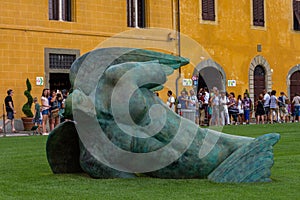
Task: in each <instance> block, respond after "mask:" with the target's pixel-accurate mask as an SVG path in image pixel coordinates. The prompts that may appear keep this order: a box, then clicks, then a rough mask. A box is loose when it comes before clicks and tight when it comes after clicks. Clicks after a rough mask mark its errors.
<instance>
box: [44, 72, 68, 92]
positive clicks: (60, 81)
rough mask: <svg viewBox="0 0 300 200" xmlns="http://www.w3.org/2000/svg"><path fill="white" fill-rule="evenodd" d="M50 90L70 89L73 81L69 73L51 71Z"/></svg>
mask: <svg viewBox="0 0 300 200" xmlns="http://www.w3.org/2000/svg"><path fill="white" fill-rule="evenodd" d="M49 85H50V90H63V89H66V90H70V88H71V83H70V79H69V74H68V73H50V79H49Z"/></svg>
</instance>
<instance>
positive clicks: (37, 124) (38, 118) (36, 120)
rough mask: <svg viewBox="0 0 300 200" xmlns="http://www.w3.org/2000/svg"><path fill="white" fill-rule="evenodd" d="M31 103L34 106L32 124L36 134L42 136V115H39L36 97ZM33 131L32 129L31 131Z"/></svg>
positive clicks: (39, 107)
mask: <svg viewBox="0 0 300 200" xmlns="http://www.w3.org/2000/svg"><path fill="white" fill-rule="evenodd" d="M33 102H34V104H35V106H34V109H35V114H34V117H33V122H34V125H35V127H33V128H35V130H36V133H38V134H40V135H42V134H43V129H42V115H41V106H40V104H39V103H38V99H37V97H34V99H33ZM32 130H33V129H32Z"/></svg>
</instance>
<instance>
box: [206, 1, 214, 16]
mask: <svg viewBox="0 0 300 200" xmlns="http://www.w3.org/2000/svg"><path fill="white" fill-rule="evenodd" d="M208 18H209V20H211V21H215V0H209V1H208Z"/></svg>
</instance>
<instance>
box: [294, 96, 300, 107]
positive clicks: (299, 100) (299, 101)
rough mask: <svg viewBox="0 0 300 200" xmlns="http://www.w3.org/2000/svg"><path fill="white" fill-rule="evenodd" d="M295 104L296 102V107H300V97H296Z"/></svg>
mask: <svg viewBox="0 0 300 200" xmlns="http://www.w3.org/2000/svg"><path fill="white" fill-rule="evenodd" d="M293 102H294V104H295V106H300V97H299V96H295V97H294V99H293Z"/></svg>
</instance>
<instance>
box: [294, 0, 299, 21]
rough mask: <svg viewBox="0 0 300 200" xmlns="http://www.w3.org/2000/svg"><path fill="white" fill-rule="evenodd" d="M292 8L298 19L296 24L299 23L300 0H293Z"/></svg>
mask: <svg viewBox="0 0 300 200" xmlns="http://www.w3.org/2000/svg"><path fill="white" fill-rule="evenodd" d="M293 10H294V14H295V16H296V18H297V20H298V24H300V1H296V0H294V2H293Z"/></svg>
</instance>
